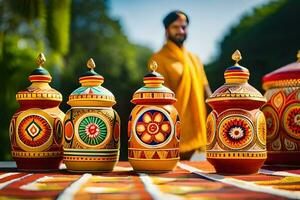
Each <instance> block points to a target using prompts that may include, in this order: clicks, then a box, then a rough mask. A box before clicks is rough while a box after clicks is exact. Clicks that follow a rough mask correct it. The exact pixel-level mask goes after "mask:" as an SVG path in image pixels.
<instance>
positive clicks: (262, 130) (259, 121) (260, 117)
mask: <svg viewBox="0 0 300 200" xmlns="http://www.w3.org/2000/svg"><path fill="white" fill-rule="evenodd" d="M256 127H257V138H258V141H259V143H260V144H261V145H262V147H263V148H265V146H266V143H267V141H266V140H267V139H266V134H267V128H266V119H265V116H264V113H263V112H261V111H258V112H257V113H256Z"/></svg>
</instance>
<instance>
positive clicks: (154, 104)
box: [128, 63, 180, 172]
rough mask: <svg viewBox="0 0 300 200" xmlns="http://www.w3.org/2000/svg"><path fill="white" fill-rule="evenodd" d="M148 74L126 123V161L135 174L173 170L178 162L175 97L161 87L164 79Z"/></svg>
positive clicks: (178, 127)
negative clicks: (136, 172) (138, 172)
mask: <svg viewBox="0 0 300 200" xmlns="http://www.w3.org/2000/svg"><path fill="white" fill-rule="evenodd" d="M156 68H157V65H156V63H153V64H152V66H151V69H152V71H151V72H150V73H148V74H147V75H145V76H144V84H145V86H144V87H142V88H140V89H139V90H137V91H136V92H135V93H134V95H133V99H132V100H131V102H132V103H134V104H136V106H135V107H134V108H133V110H132V112H131V114H130V117H129V122H128V138H129V139H128V159H129V162H130V164H131V165H132V167H133V169H134V170H136V171H148V172H160V171H169V170H173V169H174V168H175V167H176V164H177V162H178V160H179V140H180V121H179V116H178V113H177V110H176V108H175V107H174V106H173V103H175V102H176V99H175V94H174V93H173V92H172V91H171V90H170V89H169V88H167V87H165V86H163V83H164V77H162V76H161V75H160V74H159V73H157V72H155V70H156Z"/></svg>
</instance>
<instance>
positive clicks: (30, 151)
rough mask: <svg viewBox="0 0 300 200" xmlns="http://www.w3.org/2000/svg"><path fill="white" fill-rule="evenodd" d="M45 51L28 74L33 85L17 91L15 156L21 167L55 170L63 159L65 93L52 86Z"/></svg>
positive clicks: (12, 130) (12, 128)
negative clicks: (62, 105) (46, 66)
mask: <svg viewBox="0 0 300 200" xmlns="http://www.w3.org/2000/svg"><path fill="white" fill-rule="evenodd" d="M45 61H46V59H45V56H44V55H43V54H40V55H39V56H38V58H37V62H36V63H37V65H38V68H36V69H35V70H34V71H33V72H32V73H31V74H30V76H29V78H28V79H29V81H30V82H31V85H30V86H29V87H28V88H27V89H25V90H22V91H20V92H18V93H17V95H16V99H17V101H18V103H19V104H20V108H19V109H18V110H17V111H16V113H15V114H14V115H13V117H12V119H11V123H10V131H9V132H10V141H11V149H12V151H11V152H12V157H13V159H14V160H15V161H16V164H17V167H18V169H22V170H55V169H58V168H59V165H60V163H61V161H62V132H63V131H62V121H63V118H64V116H65V114H64V113H63V112H62V111H61V110H60V109H59V107H58V106H59V104H60V103H61V101H62V95H61V94H60V93H59V92H58V91H56V90H55V89H53V88H51V87H50V85H49V83H50V82H51V79H52V77H51V76H50V74H49V72H48V71H47V70H46V69H45V68H43V65H44V63H45Z"/></svg>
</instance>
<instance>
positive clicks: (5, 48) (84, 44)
mask: <svg viewBox="0 0 300 200" xmlns="http://www.w3.org/2000/svg"><path fill="white" fill-rule="evenodd" d="M108 3H109V2H108V1H105V0H102V1H101V0H91V1H83V0H74V1H70V0H51V1H46V0H10V1H4V0H0V66H1V67H0V84H1V87H2V89H1V90H2V95H1V98H0V108H1V110H0V113H1V117H0V152H1V154H0V159H1V160H4V159H10V158H11V157H10V145H9V137H8V127H9V121H10V118H11V116H12V115H13V113H14V112H15V111H16V109H17V108H18V104H17V102H16V100H15V94H16V92H17V91H19V90H21V89H24V88H26V87H28V86H29V85H30V83H29V81H27V77H28V75H29V74H30V73H31V71H32V70H33V69H34V68H35V67H36V66H35V59H36V57H37V55H38V53H39V52H44V53H45V55H46V58H47V62H46V66H45V68H47V69H48V70H49V72H50V73H51V75H52V76H53V82H52V84H51V85H52V86H53V87H55V88H56V89H57V90H59V91H60V92H61V93H62V94H63V96H64V101H63V103H62V104H61V108H62V109H63V110H64V111H66V110H67V109H68V106H67V104H66V101H67V99H68V95H69V94H70V93H71V92H72V91H73V90H74V89H76V88H77V87H79V83H78V77H79V76H80V74H81V73H82V72H84V71H86V70H87V68H86V67H85V66H86V61H87V59H88V58H90V57H93V58H94V60H95V62H96V65H97V68H96V71H97V72H98V73H99V74H101V75H103V76H104V78H105V82H104V84H103V86H104V87H106V88H108V89H110V90H111V91H112V92H113V93H114V95H115V97H116V100H117V102H118V103H117V105H116V107H115V108H116V110H117V111H118V113H119V114H120V117H121V120H122V122H123V124H122V130H121V131H122V133H121V135H122V138H121V143H122V149H121V158H122V159H126V158H127V117H128V116H129V112H130V110H131V108H132V105H131V104H130V99H131V95H132V94H133V92H134V91H135V90H136V89H137V88H138V87H139V86H140V85H141V83H142V81H141V80H142V79H141V77H142V76H143V74H144V73H145V71H146V64H147V60H148V58H149V57H150V55H151V53H152V52H151V50H150V49H149V48H147V47H143V46H138V45H135V44H131V43H130V42H129V41H128V39H127V37H126V36H125V34H124V33H123V31H122V28H121V26H120V23H119V22H118V21H116V20H113V19H111V18H110V17H109V9H108V7H107V6H108Z"/></svg>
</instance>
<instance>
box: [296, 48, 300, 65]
mask: <svg viewBox="0 0 300 200" xmlns="http://www.w3.org/2000/svg"><path fill="white" fill-rule="evenodd" d="M297 58H298V60H297V62H300V50H298V53H297Z"/></svg>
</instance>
